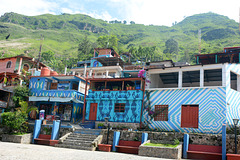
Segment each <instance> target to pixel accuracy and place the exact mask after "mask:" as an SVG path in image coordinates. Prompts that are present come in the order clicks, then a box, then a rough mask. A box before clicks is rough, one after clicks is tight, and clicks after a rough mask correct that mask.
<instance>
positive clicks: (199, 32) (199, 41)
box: [198, 29, 201, 54]
mask: <svg viewBox="0 0 240 160" xmlns="http://www.w3.org/2000/svg"><path fill="white" fill-rule="evenodd" d="M198 53H199V54H201V29H199V30H198Z"/></svg>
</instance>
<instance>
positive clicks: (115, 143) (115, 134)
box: [112, 132, 120, 152]
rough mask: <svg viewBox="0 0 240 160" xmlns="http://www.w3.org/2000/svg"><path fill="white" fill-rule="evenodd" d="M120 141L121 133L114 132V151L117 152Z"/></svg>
mask: <svg viewBox="0 0 240 160" xmlns="http://www.w3.org/2000/svg"><path fill="white" fill-rule="evenodd" d="M119 140H120V132H114V135H113V145H112V151H113V152H116V146H117V145H118V143H119Z"/></svg>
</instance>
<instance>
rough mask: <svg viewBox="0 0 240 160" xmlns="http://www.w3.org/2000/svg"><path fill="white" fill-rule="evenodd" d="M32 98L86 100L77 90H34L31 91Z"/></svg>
mask: <svg viewBox="0 0 240 160" xmlns="http://www.w3.org/2000/svg"><path fill="white" fill-rule="evenodd" d="M31 96H36V97H58V98H73V99H76V100H78V101H83V100H84V95H83V94H82V93H80V92H78V91H76V90H40V91H36V90H35V91H34V90H33V91H31Z"/></svg>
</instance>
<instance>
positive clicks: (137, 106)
mask: <svg viewBox="0 0 240 160" xmlns="http://www.w3.org/2000/svg"><path fill="white" fill-rule="evenodd" d="M88 81H89V82H90V86H91V89H90V90H89V93H88V96H87V98H86V105H85V106H86V115H85V120H92V121H97V122H104V118H105V117H108V118H109V122H119V123H121V124H125V125H126V124H130V125H132V126H135V128H137V127H139V124H140V122H141V115H142V107H143V105H142V102H143V93H144V88H145V87H144V84H145V80H144V79H143V78H92V79H88ZM133 128H134V127H133Z"/></svg>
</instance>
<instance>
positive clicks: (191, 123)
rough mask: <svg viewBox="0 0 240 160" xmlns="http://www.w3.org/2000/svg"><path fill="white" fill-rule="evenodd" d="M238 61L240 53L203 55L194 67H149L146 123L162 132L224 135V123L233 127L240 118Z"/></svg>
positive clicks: (239, 66)
mask: <svg viewBox="0 0 240 160" xmlns="http://www.w3.org/2000/svg"><path fill="white" fill-rule="evenodd" d="M228 49H229V48H228ZM225 51H226V50H225ZM239 51H240V47H239ZM234 53H235V52H234ZM229 57H230V58H229ZM231 57H232V58H231ZM226 58H229V59H226ZM228 60H229V61H230V60H231V62H235V63H232V64H229V63H226V62H227V61H228ZM236 62H238V63H239V52H237V53H235V54H233V52H228V51H226V52H224V53H221V54H220V53H219V54H216V56H215V55H214V56H212V54H210V55H209V57H208V56H207V55H204V56H203V55H199V57H197V65H193V66H190V65H185V66H176V65H175V66H174V65H172V66H167V67H166V66H164V65H158V66H155V67H149V70H148V72H147V78H148V79H149V80H150V81H151V84H150V85H149V86H148V87H147V88H146V94H145V97H144V111H143V122H144V124H145V125H147V126H148V127H149V128H151V129H157V130H160V131H177V132H195V133H221V131H222V125H223V124H227V126H229V127H231V125H233V118H238V119H239V118H240V106H239V104H240V64H237V63H236Z"/></svg>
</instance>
